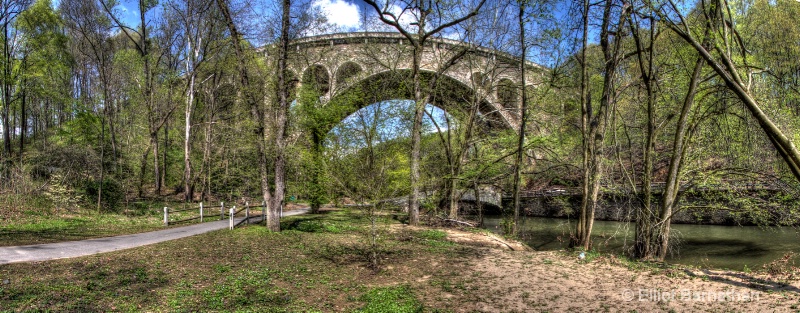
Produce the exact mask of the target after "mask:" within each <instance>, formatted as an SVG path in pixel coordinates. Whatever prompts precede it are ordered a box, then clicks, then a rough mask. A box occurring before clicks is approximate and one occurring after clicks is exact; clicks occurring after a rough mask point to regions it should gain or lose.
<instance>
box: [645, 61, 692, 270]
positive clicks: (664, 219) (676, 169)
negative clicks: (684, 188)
mask: <svg viewBox="0 0 800 313" xmlns="http://www.w3.org/2000/svg"><path fill="white" fill-rule="evenodd" d="M703 63H704V61H703V59H701V58H698V60H697V63H695V66H694V73H693V74H692V78H691V80H690V81H689V90H688V91H687V93H686V98H685V99H684V101H683V107H682V108H681V115H680V117H679V118H678V124H677V129H676V130H675V138H674V139H673V141H672V157H671V158H670V160H669V169H668V170H667V181H666V184H665V186H664V195H663V198H662V202H661V214H660V216H659V219H660V220H659V224H660V226H661V227H660V229H658V234H657V235H658V238H654V239H656V240H655V242H656V248H657V249H658V251H657V252H656V259H658V260H660V261H663V260H664V258H665V257H666V256H667V249H668V248H669V230H670V218H671V217H672V212H673V211H674V209H675V206H676V205H677V203H678V200H679V199H678V195H679V191H680V178H681V167H682V165H683V157H684V156H685V155H686V150H687V147H686V144H687V142H686V140H685V137H686V129H687V128H688V123H689V122H688V118H689V112H690V111H691V109H692V105H693V104H694V97H695V95H696V94H697V85H698V83H699V81H700V74H701V73H702V69H703Z"/></svg>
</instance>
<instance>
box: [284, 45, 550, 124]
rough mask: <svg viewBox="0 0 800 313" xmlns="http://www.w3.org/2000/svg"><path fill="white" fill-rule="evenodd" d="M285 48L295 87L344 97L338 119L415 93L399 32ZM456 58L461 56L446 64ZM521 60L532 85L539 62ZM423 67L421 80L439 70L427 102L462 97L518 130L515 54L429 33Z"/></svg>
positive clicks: (457, 101) (450, 106)
mask: <svg viewBox="0 0 800 313" xmlns="http://www.w3.org/2000/svg"><path fill="white" fill-rule="evenodd" d="M289 54H290V60H289V70H290V74H289V75H290V78H291V80H292V81H293V83H294V88H295V89H297V87H299V86H302V85H307V84H311V86H312V88H313V90H315V91H316V92H317V94H318V95H320V100H321V105H325V104H326V103H329V102H331V101H337V100H338V101H341V100H343V99H346V101H349V102H350V104H349V107H350V108H351V109H349V110H345V111H344V112H341V115H342V116H340V117H339V120H341V119H343V118H345V117H347V116H348V115H350V114H352V113H354V112H355V111H357V110H358V109H360V108H363V107H365V106H367V105H370V104H373V103H376V102H380V101H385V100H393V99H413V98H414V97H413V91H412V85H411V84H410V82H409V77H410V72H411V71H410V68H411V64H412V46H411V45H410V43H409V42H408V40H407V39H406V38H405V37H403V36H402V35H401V34H399V33H372V32H357V33H341V34H332V35H322V36H314V37H305V38H300V39H296V40H293V41H291V43H290V45H289ZM454 56H459V57H458V58H456V59H455V62H452V63H450V62H448V61H450V60H452V59H454ZM445 64H451V65H450V66H445ZM526 66H527V69H528V70H527V72H526V80H525V82H524V85H525V86H526V88H534V86H536V85H537V84H538V83H539V82H540V81H541V80H542V76H543V75H544V68H542V67H541V66H538V65H536V64H534V63H531V62H526ZM443 68H446V69H444V70H443ZM421 70H422V79H423V80H426V79H430V78H431V77H433V73H437V72H441V74H442V75H441V76H440V78H439V82H438V83H437V88H436V89H435V91H433V93H432V101H431V104H433V105H435V106H437V107H440V108H442V109H444V110H445V111H449V112H452V111H453V110H463V109H464V108H465V107H466V106H465V104H466V103H472V104H478V105H479V110H478V111H479V116H480V118H481V120H482V121H483V122H484V123H485V124H488V126H489V127H491V128H499V129H508V128H511V129H515V130H516V129H519V124H520V117H519V116H520V115H519V108H520V101H519V100H520V95H519V94H520V93H519V89H520V88H519V87H520V86H521V85H520V84H521V83H522V82H520V76H521V75H520V73H519V70H520V68H519V59H518V58H516V57H514V56H512V55H510V54H507V53H504V52H501V51H497V50H493V49H488V48H484V47H478V46H475V45H470V44H468V43H464V42H461V41H456V40H450V39H441V38H431V39H429V40H428V41H427V43H426V45H425V47H424V49H423V55H422V62H421ZM332 126H333V125H331V127H332Z"/></svg>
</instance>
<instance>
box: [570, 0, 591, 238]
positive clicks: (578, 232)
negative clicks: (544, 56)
mask: <svg viewBox="0 0 800 313" xmlns="http://www.w3.org/2000/svg"><path fill="white" fill-rule="evenodd" d="M582 20H583V32H582V39H583V40H582V44H581V54H580V62H579V63H580V65H581V86H580V92H581V134H582V135H583V140H582V162H583V164H582V167H583V183H582V184H581V187H582V190H581V210H580V212H579V215H578V222H577V224H576V226H575V238H573V239H572V240H571V242H570V245H571V246H574V247H577V246H586V245H588V243H586V244H585V241H586V240H585V239H586V237H587V235H586V231H587V230H586V219H587V218H588V214H587V213H588V212H587V211H588V207H587V205H588V203H589V201H588V196H589V140H588V138H587V134H588V133H589V114H590V113H591V112H589V107H590V104H589V101H590V100H591V98H590V94H589V85H588V76H589V67H588V65H587V64H586V49H587V47H588V46H589V44H588V42H589V0H584V1H583V16H582Z"/></svg>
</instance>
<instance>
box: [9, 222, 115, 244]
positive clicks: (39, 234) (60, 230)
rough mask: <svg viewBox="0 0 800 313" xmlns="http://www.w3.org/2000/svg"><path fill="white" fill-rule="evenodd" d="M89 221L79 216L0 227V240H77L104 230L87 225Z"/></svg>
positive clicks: (97, 234)
mask: <svg viewBox="0 0 800 313" xmlns="http://www.w3.org/2000/svg"><path fill="white" fill-rule="evenodd" d="M90 225H91V223H89V222H88V221H86V220H84V219H80V218H68V219H64V220H61V221H58V222H52V223H47V222H42V223H37V224H28V225H20V226H19V227H16V228H12V227H8V228H4V229H0V242H2V243H3V244H2V245H4V246H6V245H28V244H39V243H47V242H60V241H70V240H79V239H86V238H92V237H98V236H102V235H103V234H104V233H105V232H103V231H101V230H99V229H97V228H94V227H89V226H90Z"/></svg>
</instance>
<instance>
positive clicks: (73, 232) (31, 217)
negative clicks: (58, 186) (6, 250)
mask: <svg viewBox="0 0 800 313" xmlns="http://www.w3.org/2000/svg"><path fill="white" fill-rule="evenodd" d="M164 206H170V207H175V208H181V207H182V204H165V203H161V202H158V203H153V202H143V203H130V204H129V205H128V206H127V207H126V208H124V209H121V210H120V211H119V212H117V213H109V212H98V211H95V210H91V209H75V210H63V209H53V208H48V207H46V206H45V207H42V208H24V209H19V210H16V212H15V213H14V214H9V215H13V216H9V217H7V218H3V220H2V223H0V225H1V226H0V245H2V246H15V245H30V244H42V243H53V242H62V241H72V240H82V239H89V238H98V237H108V236H116V235H125V234H133V233H140V232H147V231H154V230H160V229H164V215H163V207H164ZM198 213H199V212H195V211H188V212H181V213H174V214H171V215H170V217H171V220H180V219H185V218H188V217H194V216H197V215H198ZM207 220H214V218H208V219H207ZM197 222H199V220H194V221H191V222H189V223H197ZM187 224H188V223H181V224H175V225H171V226H170V227H176V226H183V225H187Z"/></svg>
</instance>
